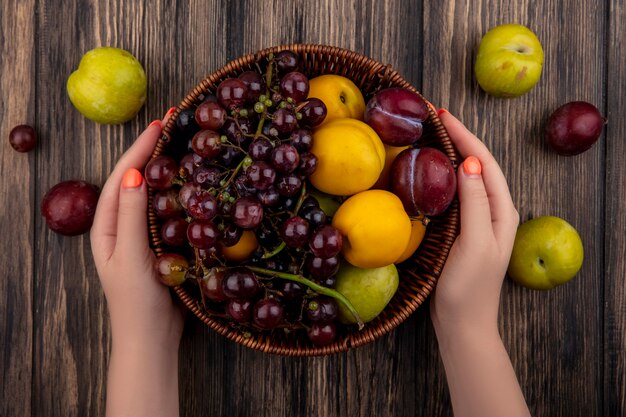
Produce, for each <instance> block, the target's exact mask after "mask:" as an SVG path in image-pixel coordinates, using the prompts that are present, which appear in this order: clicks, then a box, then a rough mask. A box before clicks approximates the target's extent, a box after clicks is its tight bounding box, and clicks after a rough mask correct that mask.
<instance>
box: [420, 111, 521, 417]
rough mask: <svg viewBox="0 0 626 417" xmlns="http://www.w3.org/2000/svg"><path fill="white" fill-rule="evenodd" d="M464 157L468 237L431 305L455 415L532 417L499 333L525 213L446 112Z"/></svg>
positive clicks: (486, 156) (461, 239) (462, 194)
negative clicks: (507, 276) (508, 276)
mask: <svg viewBox="0 0 626 417" xmlns="http://www.w3.org/2000/svg"><path fill="white" fill-rule="evenodd" d="M440 117H441V121H442V122H443V124H444V126H445V127H446V129H447V130H448V134H449V135H450V138H451V139H452V142H453V143H454V145H455V146H456V147H457V149H458V150H459V152H460V153H461V156H463V158H464V159H465V160H464V162H463V163H462V164H461V166H460V167H459V169H458V192H459V200H460V203H461V233H460V234H459V236H458V237H457V239H456V241H455V242H454V244H453V245H452V249H451V250H450V255H449V256H448V260H447V262H446V265H445V267H444V269H443V271H442V273H441V276H440V277H439V282H438V283H437V288H436V290H435V293H434V294H433V298H432V300H431V303H430V311H431V318H432V321H433V326H434V328H435V333H436V335H437V342H438V344H439V352H440V354H441V360H442V361H443V365H444V368H445V370H446V378H447V380H448V387H449V389H450V399H451V401H452V408H453V410H454V415H455V417H502V416H510V417H529V416H530V413H529V411H528V407H527V405H526V401H525V400H524V395H523V394H522V391H521V389H520V386H519V383H518V382H517V377H516V376H515V371H514V369H513V366H512V365H511V360H510V359H509V356H508V353H507V352H506V349H505V348H504V345H503V343H502V339H501V338H500V334H499V332H498V307H499V305H500V290H501V287H502V281H503V280H504V276H505V273H506V268H507V265H508V263H509V257H510V256H511V250H512V248H513V241H514V240H515V232H516V230H517V225H518V222H519V216H518V214H517V211H516V210H515V207H514V206H513V202H512V200H511V195H510V193H509V188H508V186H507V183H506V180H505V178H504V175H503V174H502V171H501V170H500V167H499V166H498V164H497V163H496V161H495V159H494V158H493V156H492V155H491V153H489V151H488V150H487V148H486V147H485V146H484V145H483V144H482V142H481V141H480V140H478V138H477V137H476V136H474V135H473V134H471V133H470V132H469V131H468V130H467V129H466V128H465V127H464V126H463V124H461V122H459V121H458V120H457V119H456V118H455V117H454V116H452V115H451V114H450V113H448V112H447V111H443V112H441V114H440Z"/></svg>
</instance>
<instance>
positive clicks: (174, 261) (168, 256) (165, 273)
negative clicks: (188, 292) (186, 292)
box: [155, 253, 189, 287]
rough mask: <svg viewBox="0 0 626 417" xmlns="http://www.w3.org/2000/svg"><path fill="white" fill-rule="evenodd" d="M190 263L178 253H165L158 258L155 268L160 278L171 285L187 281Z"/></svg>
mask: <svg viewBox="0 0 626 417" xmlns="http://www.w3.org/2000/svg"><path fill="white" fill-rule="evenodd" d="M188 267H189V263H188V262H187V260H186V259H185V257H184V256H182V255H179V254H177V253H164V254H163V255H161V256H159V257H158V258H157V260H156V264H155V270H156V272H157V276H158V277H159V280H160V281H161V282H162V283H163V284H165V285H167V286H170V287H175V286H177V285H180V284H182V283H183V282H185V279H186V276H187V269H188Z"/></svg>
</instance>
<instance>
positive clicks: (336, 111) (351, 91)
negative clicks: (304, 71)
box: [309, 74, 365, 126]
mask: <svg viewBox="0 0 626 417" xmlns="http://www.w3.org/2000/svg"><path fill="white" fill-rule="evenodd" d="M309 97H315V98H319V99H320V100H322V102H323V103H324V105H325V106H326V110H327V115H326V119H325V120H324V122H322V126H323V125H324V124H326V123H328V122H329V121H331V120H333V119H342V118H345V117H348V118H351V119H358V120H363V114H364V112H365V99H364V98H363V93H361V90H360V89H359V87H357V86H356V84H354V82H352V80H350V79H349V78H346V77H343V76H341V75H334V74H326V75H320V76H318V77H315V78H311V80H309Z"/></svg>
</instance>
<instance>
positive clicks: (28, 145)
mask: <svg viewBox="0 0 626 417" xmlns="http://www.w3.org/2000/svg"><path fill="white" fill-rule="evenodd" d="M9 143H10V144H11V146H12V147H13V149H15V150H16V151H18V152H29V151H31V150H32V149H33V148H34V147H35V145H37V134H36V133H35V129H33V128H32V127H31V126H28V125H18V126H15V127H14V128H13V129H11V132H10V133H9Z"/></svg>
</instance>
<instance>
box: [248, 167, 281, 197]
mask: <svg viewBox="0 0 626 417" xmlns="http://www.w3.org/2000/svg"><path fill="white" fill-rule="evenodd" d="M246 176H247V177H248V181H249V182H250V184H251V185H252V186H253V187H254V188H256V189H257V190H267V189H268V188H270V187H271V186H272V185H273V184H274V180H275V179H276V171H275V170H274V168H272V166H271V165H270V164H268V163H267V162H263V161H257V162H253V163H252V165H250V166H249V167H248V169H247V171H246Z"/></svg>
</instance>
